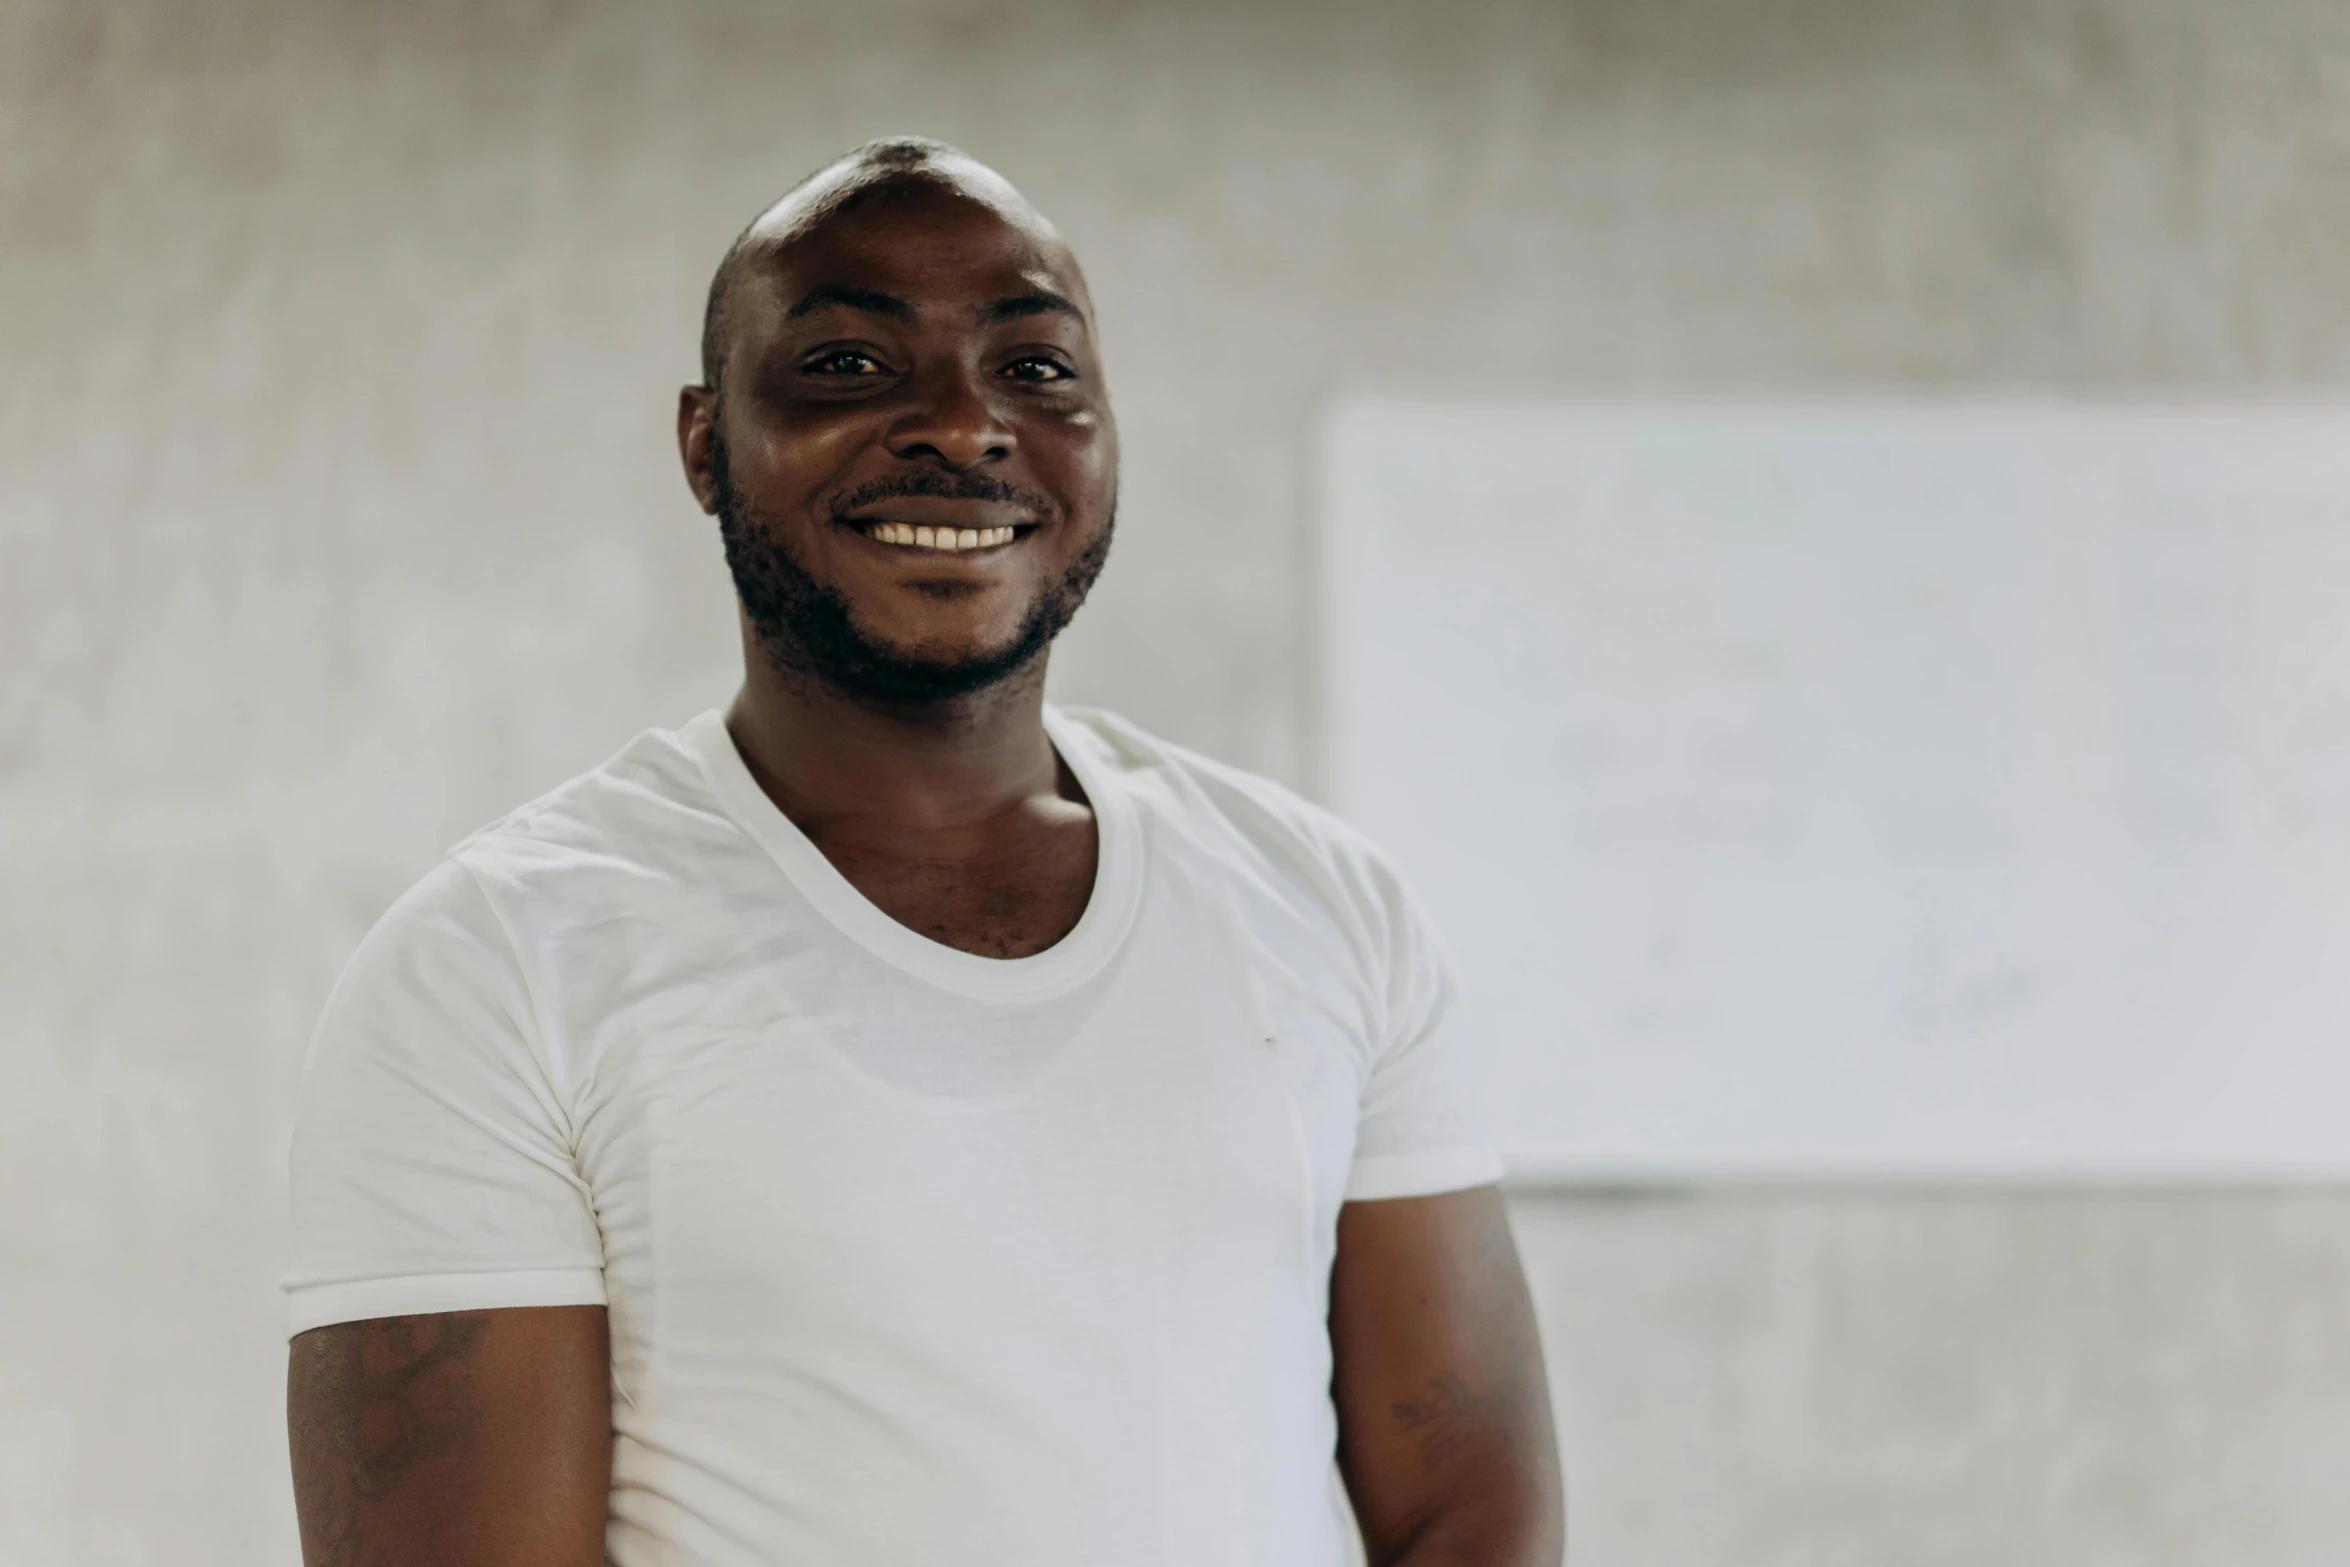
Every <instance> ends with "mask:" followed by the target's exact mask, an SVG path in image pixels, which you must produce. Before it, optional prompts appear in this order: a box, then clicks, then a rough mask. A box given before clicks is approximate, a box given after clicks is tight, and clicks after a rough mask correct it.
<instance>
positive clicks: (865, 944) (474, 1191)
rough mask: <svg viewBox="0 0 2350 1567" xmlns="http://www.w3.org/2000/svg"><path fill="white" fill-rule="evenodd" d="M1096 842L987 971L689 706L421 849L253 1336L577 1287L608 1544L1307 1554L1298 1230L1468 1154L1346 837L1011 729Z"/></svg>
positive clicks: (1454, 1106) (296, 1150)
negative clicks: (287, 1265)
mask: <svg viewBox="0 0 2350 1567" xmlns="http://www.w3.org/2000/svg"><path fill="white" fill-rule="evenodd" d="M1047 727H1048V729H1049V732H1050V734H1051V736H1052V739H1053V742H1054V744H1055V746H1056V747H1057V748H1058V749H1059V751H1060V753H1061V755H1062V757H1063V758H1064V759H1065V760H1066V761H1067V763H1068V764H1069V767H1070V769H1071V771H1072V772H1073V773H1075V775H1076V776H1077V778H1078V780H1079V782H1080V783H1081V784H1082V785H1083V786H1084V789H1085V792H1086V795H1087V797H1088V798H1089V799H1090V800H1091V802H1092V804H1093V807H1094V810H1095V813H1096V816H1097V819H1098V822H1099V826H1100V845H1101V849H1100V858H1099V869H1098V871H1097V873H1096V879H1095V883H1094V888H1093V894H1092V898H1091V900H1090V901H1089V903H1088V904H1087V906H1086V909H1085V913H1084V916H1083V918H1082V919H1080V920H1079V922H1078V924H1077V927H1076V928H1075V929H1074V930H1072V931H1071V932H1070V933H1069V934H1068V936H1066V937H1065V938H1063V939H1062V941H1061V942H1060V943H1059V944H1058V945H1056V946H1054V947H1052V948H1051V949H1049V950H1047V951H1045V952H1041V953H1038V954H1036V955H1035V956H1033V957H1026V958H1017V959H1010V960H1004V959H992V958H983V957H977V956H974V955H972V954H970V953H965V952H959V951H956V950H954V949H952V948H949V947H945V946H941V945H939V944H937V943H935V942H932V941H929V940H927V939H926V938H924V937H922V936H919V935H917V934H915V933H914V932H913V931H911V930H909V929H907V928H906V927H905V926H902V925H900V924H898V923H897V922H896V921H894V920H892V919H891V918H890V917H889V916H887V915H886V914H883V913H882V912H881V911H880V910H879V909H877V908H876V907H874V906H873V905H872V904H871V903H869V902H867V901H866V900H865V899H864V898H863V897H862V896H861V895H860V894H859V893H858V892H857V891H856V890H855V889H854V888H853V887H852V886H851V885H850V884H849V883H848V882H847V881H846V880H845V879H844V878H843V877H842V876H841V875H840V874H839V872H837V871H835V870H834V869H833V868H832V866H831V864H830V863H829V862H827V861H826V860H825V858H824V857H823V855H822V854H821V853H819V852H818V851H817V849H816V848H815V846H814V845H813V844H811V843H810V842H809V841H808V840H807V838H806V837H804V836H803V835H802V834H801V833H800V832H799V831H798V830H797V829H796V828H794V827H793V826H792V824H791V822H790V821H789V820H788V819H787V818H786V817H785V816H784V815H783V814H782V813H781V812H780V811H778V810H777V809H776V808H775V806H774V805H773V803H772V802H770V801H769V800H768V798H767V796H766V795H765V794H764V793H763V792H762V791H761V790H760V788H759V787H758V785H757V783H756V782H755V781H754V780H753V779H752V777H751V775H750V773H749V771H748V770H747V769H746V768H745V766H744V764H743V761H742V758H741V757H740V755H739V754H738V753H737V752H736V750H735V748H734V745H733V742H732V741H731V739H730V738H729V737H728V735H727V732H726V728H725V725H724V723H723V722H722V721H721V720H720V718H719V716H718V715H717V714H716V713H706V714H704V715H703V716H702V717H700V718H698V719H696V720H694V721H693V722H692V723H690V724H688V725H686V726H685V728H684V729H682V730H680V731H677V732H674V733H671V732H665V731H658V730H656V731H652V732H649V733H647V734H645V735H642V736H640V737H639V738H638V739H637V740H636V741H634V742H633V743H631V744H630V745H629V747H628V748H627V749H626V750H624V751H622V752H621V753H620V754H619V755H618V756H617V757H615V758H613V759H612V760H611V761H610V762H608V763H606V764H605V765H604V766H602V767H599V768H597V769H596V770H595V771H593V772H591V773H588V774H586V775H585V776H583V777H580V778H578V779H575V780H573V781H572V782H571V783H568V784H566V785H564V786H563V787H562V788H560V789H557V790H556V791H555V792H554V793H552V794H550V795H548V796H546V797H545V798H544V799H542V800H540V801H538V802H536V803H535V804H532V805H530V806H527V807H525V808H523V809H522V810H521V811H518V812H516V813H515V814H514V815H512V816H510V817H508V818H506V819H505V820H504V821H502V822H500V823H498V824H497V825H495V826H493V827H491V828H489V829H487V830H485V831H483V832H481V833H478V834H476V835H475V836H474V837H472V838H470V839H468V840H467V841H466V842H465V843H463V844H461V845H459V846H458V848H457V849H455V850H454V851H453V852H452V853H451V854H450V855H449V857H448V858H447V859H446V860H445V861H443V862H442V864H441V865H440V866H439V867H438V868H437V869H436V870H434V871H433V872H432V874H430V875H429V876H427V877H426V878H425V879H424V881H423V882H421V883H420V884H419V885H418V886H417V887H416V888H415V889H414V890H413V891H411V892H410V893H409V894H408V895H407V896H406V897H404V898H402V899H401V900H400V902H399V903H398V904H396V905H395V906H394V907H393V908H392V910H391V912H390V913H388V914H386V915H385V916H384V919H383V921H382V923H381V924H379V925H378V926H377V927H376V928H375V930H374V931H373V932H372V933H371V934H370V935H369V936H368V937H367V939H366V940H365V941H364V942H363V943H362V944H361V946H360V948H359V951H358V953H357V954H356V955H355V956H354V957H353V959H352V961H351V965H350V967H349V969H348V970H347V971H346V972H345V973H344V975H343V978H342V980H341V982H340V984H338V986H337V987H336V989H335V993H334V996H333V998H332V999H331V1000H330V1001H329V1003H328V1005H327V1009H326V1014H325V1017H324V1019H323V1020H322V1021H321V1023H320V1025H319V1031H318V1036H317V1039H316V1042H315V1044H314V1045H313V1047H312V1051H311V1057H310V1061H309V1065H308V1069H307V1071H306V1073H305V1075H304V1078H303V1084H302V1098H301V1110H300V1115H299V1118H298V1120H297V1124H296V1127H295V1132H294V1145H293V1249H294V1261H293V1266H292V1269H291V1271H290V1273H289V1275H288V1277H287V1280H286V1290H287V1293H288V1295H289V1297H290V1300H291V1329H292V1331H293V1332H296V1333H299V1332H302V1331H304V1330H306V1329H309V1328H314V1327H319V1326H321V1325H323V1324H326V1323H331V1322H344V1321H351V1320H355V1319H359V1318H365V1317H381V1316H399V1315H406V1314H410V1313H417V1312H436V1311H459V1310H469V1309H476V1308H482V1307H493V1306H526V1305H584V1304H597V1303H602V1304H606V1305H608V1306H609V1308H610V1321H611V1341H612V1380H613V1410H612V1412H613V1431H614V1448H613V1464H612V1501H611V1524H610V1531H609V1536H608V1551H609V1554H610V1558H611V1560H612V1561H613V1562H614V1563H617V1564H619V1567H735V1564H742V1567H750V1564H753V1563H756V1564H760V1567H770V1564H774V1563H790V1564H793V1567H906V1564H909V1563H932V1562H950V1561H951V1562H954V1563H957V1564H958V1567H1061V1564H1066V1567H1120V1564H1126V1563H1136V1564H1151V1567H1201V1564H1207V1563H1214V1564H1217V1567H1230V1564H1238V1563H1251V1562H1256V1563H1266V1564H1278V1567H1336V1564H1338V1563H1340V1562H1341V1561H1343V1560H1344V1559H1345V1553H1346V1544H1345V1540H1346V1524H1345V1521H1344V1517H1343V1513H1342V1512H1341V1505H1342V1504H1341V1502H1340V1500H1339V1498H1338V1497H1337V1495H1336V1492H1335V1491H1334V1488H1333V1487H1332V1484H1331V1479H1330V1475H1331V1463H1332V1455H1333V1450H1334V1444H1335V1437H1336V1423H1335V1418H1334V1416H1333V1413H1332V1409H1331V1403H1330V1391H1329V1389H1330V1345H1329V1338H1328V1333H1327V1330H1326V1312H1327V1305H1328V1289H1329V1275H1330V1264H1331V1257H1332V1253H1333V1250H1334V1246H1335V1226H1336V1222H1337V1216H1338V1208H1339V1204H1340V1203H1341V1202H1342V1201H1345V1200H1348V1199H1352V1198H1377V1197H1400V1196H1410V1195H1418V1194H1425V1193H1430V1192H1437V1191H1445V1190H1451V1189H1457V1188H1460V1187H1466V1186H1473V1185H1479V1184H1482V1183H1484V1182H1487V1181H1490V1180H1493V1179H1494V1178H1496V1176H1497V1175H1498V1174H1499V1165H1498V1162H1497V1161H1496V1160H1495V1158H1494V1156H1493V1155H1492V1154H1491V1152H1489V1151H1488V1149H1487V1148H1486V1147H1485V1146H1484V1145H1483V1144H1482V1143H1481V1142H1480V1141H1479V1139H1478V1137H1477V1135H1476V1133H1475V1132H1474V1130H1473V1129H1472V1126H1471V1124H1470V1117H1469V1116H1468V1115H1467V1114H1466V1113H1465V1111H1464V1106H1463V1097H1464V1095H1463V1089H1462V1084H1461V1082H1460V1077H1461V1064H1460V1060H1459V1046H1458V1043H1457V1041H1456V1040H1455V1039H1454V1038H1453V1035H1452V1033H1451V1031H1450V1030H1449V1029H1448V1027H1447V1025H1446V1013H1447V1010H1448V1007H1447V999H1448V995H1449V991H1450V982H1449V980H1448V978H1447V970H1446V967H1445V964H1444V961H1443V959H1442V957H1441V954H1440V952H1439V950H1438V948H1437V946H1436V944H1435V942H1434V940H1433V939H1432V937H1431V935H1430V934H1429V932H1428V930H1427V928H1426V926H1425V925H1424V924H1423V923H1422V921H1421V919H1420V917H1419V915H1418V914H1417V912H1416V911H1415V910H1414V908H1413V907H1412V905H1411V903H1410V901H1409V900H1408V899H1407V898H1406V897H1405V895H1404V894H1403V892H1402V891H1401V890H1400V888H1399V887H1398V886H1397V884H1396V881H1395V878H1394V876H1393V875H1392V873H1391V872H1390V871H1389V870H1388V869H1387V867H1386V866H1385V864H1384V863H1383V862H1382V861H1381V860H1380V859H1379V857H1378V856H1377V855H1376V854H1375V853H1374V852H1372V850H1371V849H1370V848H1369V847H1368V846H1367V845H1366V844H1365V843H1364V842H1363V841H1362V840H1361V839H1360V838H1358V837H1357V836H1356V835H1355V834H1354V833H1353V832H1352V831H1351V830H1350V829H1348V828H1347V827H1345V826H1344V825H1342V824H1340V823H1339V822H1337V821H1336V820H1335V819H1333V818H1332V817H1330V816H1328V815H1327V814H1325V813H1323V812H1321V811H1319V810H1317V809H1315V808H1314V807H1312V806H1310V805H1307V804H1305V803H1304V802H1303V801H1301V800H1299V799H1297V798H1296V797H1294V796H1292V795H1290V794H1289V793H1287V792H1286V791H1284V790H1282V789H1280V788H1278V787H1276V786H1275V785H1273V784H1270V783H1267V782H1265V781H1263V780H1261V779H1257V778H1253V777H1250V776H1248V775H1246V774H1243V773H1240V772H1237V771H1234V770H1232V769H1230V768H1226V767H1222V766H1219V765H1217V764H1215V763H1212V762H1209V761H1207V760H1205V759H1203V758H1200V757H1198V756H1195V755H1192V754H1190V753H1188V752H1186V751H1183V750H1180V749H1178V748H1176V747H1174V746H1170V745H1167V744H1164V743H1162V742H1159V741H1156V740H1153V739H1151V738H1149V737H1148V736H1146V735H1143V734H1142V733H1140V732H1138V731H1137V730H1135V729H1134V728H1132V727H1131V726H1129V725H1127V724H1125V723H1123V722H1121V721H1120V720H1118V719H1115V718H1111V717H1108V716H1106V715H1102V714H1093V713H1083V714H1081V713H1076V712H1070V713H1060V712H1048V713H1047Z"/></svg>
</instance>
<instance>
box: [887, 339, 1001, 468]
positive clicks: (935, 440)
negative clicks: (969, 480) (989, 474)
mask: <svg viewBox="0 0 2350 1567" xmlns="http://www.w3.org/2000/svg"><path fill="white" fill-rule="evenodd" d="M988 391H989V388H988V387H987V386H986V385H985V383H984V382H982V381H981V379H980V372H978V371H976V370H973V369H970V368H967V367H964V366H960V365H957V366H951V367H950V366H940V367H938V368H937V369H936V370H934V371H933V372H932V373H931V374H929V375H927V376H925V377H923V378H922V379H921V381H919V382H918V383H917V384H916V388H915V397H914V402H913V405H912V406H911V407H909V408H908V409H907V410H906V412H905V413H904V415H902V416H901V417H900V418H899V419H898V421H897V422H896V423H895V424H894V425H892V426H891V427H890V431H889V436H888V445H889V449H890V453H891V455H893V456H897V457H903V458H907V459H909V460H911V461H916V462H919V461H922V460H925V459H928V460H930V461H934V462H937V463H939V464H941V465H943V466H944V467H947V468H950V469H955V470H962V469H966V468H977V467H981V466H983V465H985V464H988V463H992V462H1000V461H1002V460H1003V459H1004V458H1006V457H1009V456H1011V455H1012V447H1013V444H1014V441H1013V435H1012V427H1011V425H1010V423H1009V422H1008V421H1007V420H1005V418H1004V417H1003V415H1002V413H1001V412H1000V411H999V409H998V408H997V405H996V400H995V399H994V398H991V397H990V396H988V395H987V394H988Z"/></svg>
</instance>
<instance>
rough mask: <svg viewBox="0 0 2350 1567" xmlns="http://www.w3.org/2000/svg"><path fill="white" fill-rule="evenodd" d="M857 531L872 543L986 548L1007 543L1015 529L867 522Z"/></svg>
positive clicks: (943, 547) (923, 548)
mask: <svg viewBox="0 0 2350 1567" xmlns="http://www.w3.org/2000/svg"><path fill="white" fill-rule="evenodd" d="M857 531H858V532H859V533H862V534H864V535H865V537H867V538H869V539H871V540H872V541H873V542H874V543H876V544H894V545H897V546H899V547H901V548H907V549H918V550H986V549H994V548H995V547H996V546H997V545H999V544H1009V543H1011V542H1012V540H1013V538H1014V537H1015V536H1016V535H1017V534H1018V533H1019V531H1020V530H1019V529H1018V528H1014V527H1001V528H929V527H916V526H915V525H913V524H912V523H907V522H868V523H863V524H861V525H859V526H858V529H857Z"/></svg>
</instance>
